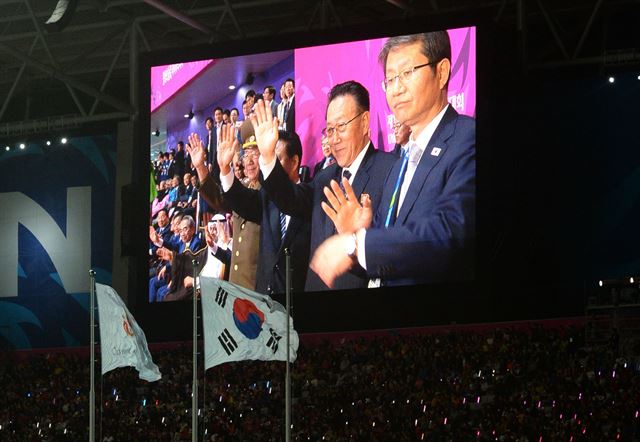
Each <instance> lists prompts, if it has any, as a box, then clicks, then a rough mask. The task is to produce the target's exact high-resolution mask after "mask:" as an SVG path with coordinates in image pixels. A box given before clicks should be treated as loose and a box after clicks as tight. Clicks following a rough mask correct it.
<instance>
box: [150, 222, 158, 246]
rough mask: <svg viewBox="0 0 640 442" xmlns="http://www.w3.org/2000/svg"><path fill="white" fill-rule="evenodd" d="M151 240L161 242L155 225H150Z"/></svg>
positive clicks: (156, 242) (154, 242)
mask: <svg viewBox="0 0 640 442" xmlns="http://www.w3.org/2000/svg"><path fill="white" fill-rule="evenodd" d="M149 240H150V241H151V243H152V244H158V243H159V242H160V235H158V232H156V229H154V228H153V226H149Z"/></svg>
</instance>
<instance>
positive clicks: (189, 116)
mask: <svg viewBox="0 0 640 442" xmlns="http://www.w3.org/2000/svg"><path fill="white" fill-rule="evenodd" d="M184 117H185V118H188V119H189V120H191V119H192V118H193V111H192V110H190V111H189V113H188V114H184Z"/></svg>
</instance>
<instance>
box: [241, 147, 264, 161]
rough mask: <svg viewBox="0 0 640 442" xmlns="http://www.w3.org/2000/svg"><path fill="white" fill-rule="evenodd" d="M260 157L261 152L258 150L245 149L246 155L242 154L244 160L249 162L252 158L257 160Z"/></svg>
mask: <svg viewBox="0 0 640 442" xmlns="http://www.w3.org/2000/svg"><path fill="white" fill-rule="evenodd" d="M259 156H260V151H258V149H245V151H244V153H243V154H242V159H243V160H248V159H249V158H252V159H254V160H255V159H256V158H258V157H259Z"/></svg>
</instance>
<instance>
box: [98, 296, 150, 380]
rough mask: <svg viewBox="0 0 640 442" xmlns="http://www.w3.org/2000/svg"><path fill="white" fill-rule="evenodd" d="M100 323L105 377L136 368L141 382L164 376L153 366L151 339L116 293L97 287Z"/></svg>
mask: <svg viewBox="0 0 640 442" xmlns="http://www.w3.org/2000/svg"><path fill="white" fill-rule="evenodd" d="M96 298H97V300H98V315H99V322H100V347H101V356H102V374H105V373H107V372H109V371H111V370H113V369H114V368H118V367H135V368H136V370H138V375H139V376H140V379H144V380H145V381H149V382H153V381H157V380H158V379H160V378H161V377H162V375H161V374H160V370H159V369H158V366H157V365H156V364H154V363H153V360H152V359H151V353H149V347H148V346H147V338H146V337H145V335H144V332H143V331H142V329H141V328H140V326H139V325H138V323H137V322H136V320H135V319H133V316H132V315H131V313H129V310H128V309H127V306H126V305H125V304H124V302H122V299H121V298H120V296H119V295H118V293H116V291H115V290H114V289H113V288H112V287H109V286H108V285H103V284H96Z"/></svg>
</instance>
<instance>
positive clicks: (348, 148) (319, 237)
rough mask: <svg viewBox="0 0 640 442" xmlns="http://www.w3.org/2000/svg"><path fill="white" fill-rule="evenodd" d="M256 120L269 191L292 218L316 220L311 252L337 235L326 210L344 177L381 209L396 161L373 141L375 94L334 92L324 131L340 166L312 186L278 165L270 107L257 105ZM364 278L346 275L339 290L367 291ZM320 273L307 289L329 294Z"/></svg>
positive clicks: (356, 89)
mask: <svg viewBox="0 0 640 442" xmlns="http://www.w3.org/2000/svg"><path fill="white" fill-rule="evenodd" d="M255 113H256V115H255V116H252V122H253V123H254V127H255V132H256V137H257V139H258V145H259V147H260V153H261V159H260V169H261V171H262V174H263V177H264V183H263V187H264V188H265V190H266V191H267V194H268V196H269V199H270V200H271V201H273V202H274V203H275V204H276V206H277V207H278V208H279V209H280V210H281V211H283V212H284V213H286V214H287V215H291V216H295V217H300V218H304V219H307V220H310V221H311V246H310V249H311V253H312V254H313V252H314V251H315V249H316V248H317V247H318V246H319V245H320V244H321V243H322V242H323V241H324V240H325V239H326V238H328V237H330V236H331V235H333V234H334V233H335V230H334V226H333V223H332V222H331V219H329V218H328V217H327V216H326V215H325V213H324V212H323V210H322V206H321V205H322V204H326V198H325V195H324V193H323V189H324V187H325V186H328V185H329V183H330V182H331V181H332V180H339V179H340V178H341V177H344V178H346V180H347V181H348V182H349V183H351V184H352V185H353V187H354V189H356V190H355V192H356V196H357V198H360V197H361V196H362V195H365V194H366V195H368V197H366V198H368V199H367V201H369V204H370V205H371V206H372V207H375V208H377V206H378V203H379V201H380V198H381V196H382V183H383V182H384V179H385V177H386V176H387V173H388V172H389V169H390V168H391V166H392V165H393V162H394V160H395V157H394V156H393V155H391V154H388V153H385V152H382V151H378V150H376V149H375V148H374V147H373V144H372V143H371V140H370V139H369V92H368V91H367V90H366V89H365V88H364V86H362V85H361V84H360V83H357V82H355V81H348V82H345V83H341V84H338V85H336V86H334V87H333V89H331V91H330V93H329V97H328V104H327V114H326V121H327V127H326V129H325V130H324V132H325V134H326V136H327V138H328V140H329V144H330V146H331V152H332V154H333V156H334V158H335V159H336V164H333V165H332V166H329V167H327V168H326V169H324V170H322V171H321V172H320V173H319V174H318V176H316V177H315V178H314V180H313V181H312V182H310V183H300V184H297V185H296V184H294V183H292V182H291V180H290V179H289V177H288V176H287V174H286V172H285V170H284V168H283V167H282V165H281V164H280V163H279V162H278V161H276V159H277V157H276V149H275V148H276V143H277V140H278V130H277V119H276V120H274V119H273V118H272V115H271V109H270V108H268V107H267V108H265V106H264V103H260V102H259V103H258V105H257V106H256V112H255ZM366 284H367V279H366V278H364V277H363V275H357V274H345V275H343V276H342V277H341V278H339V281H337V282H336V284H335V285H336V287H337V288H342V289H350V288H358V287H366ZM327 289H328V286H327V285H326V284H324V283H323V282H322V281H321V280H320V278H318V276H317V274H316V273H314V272H308V273H307V280H306V284H305V290H307V291H319V290H327Z"/></svg>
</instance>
